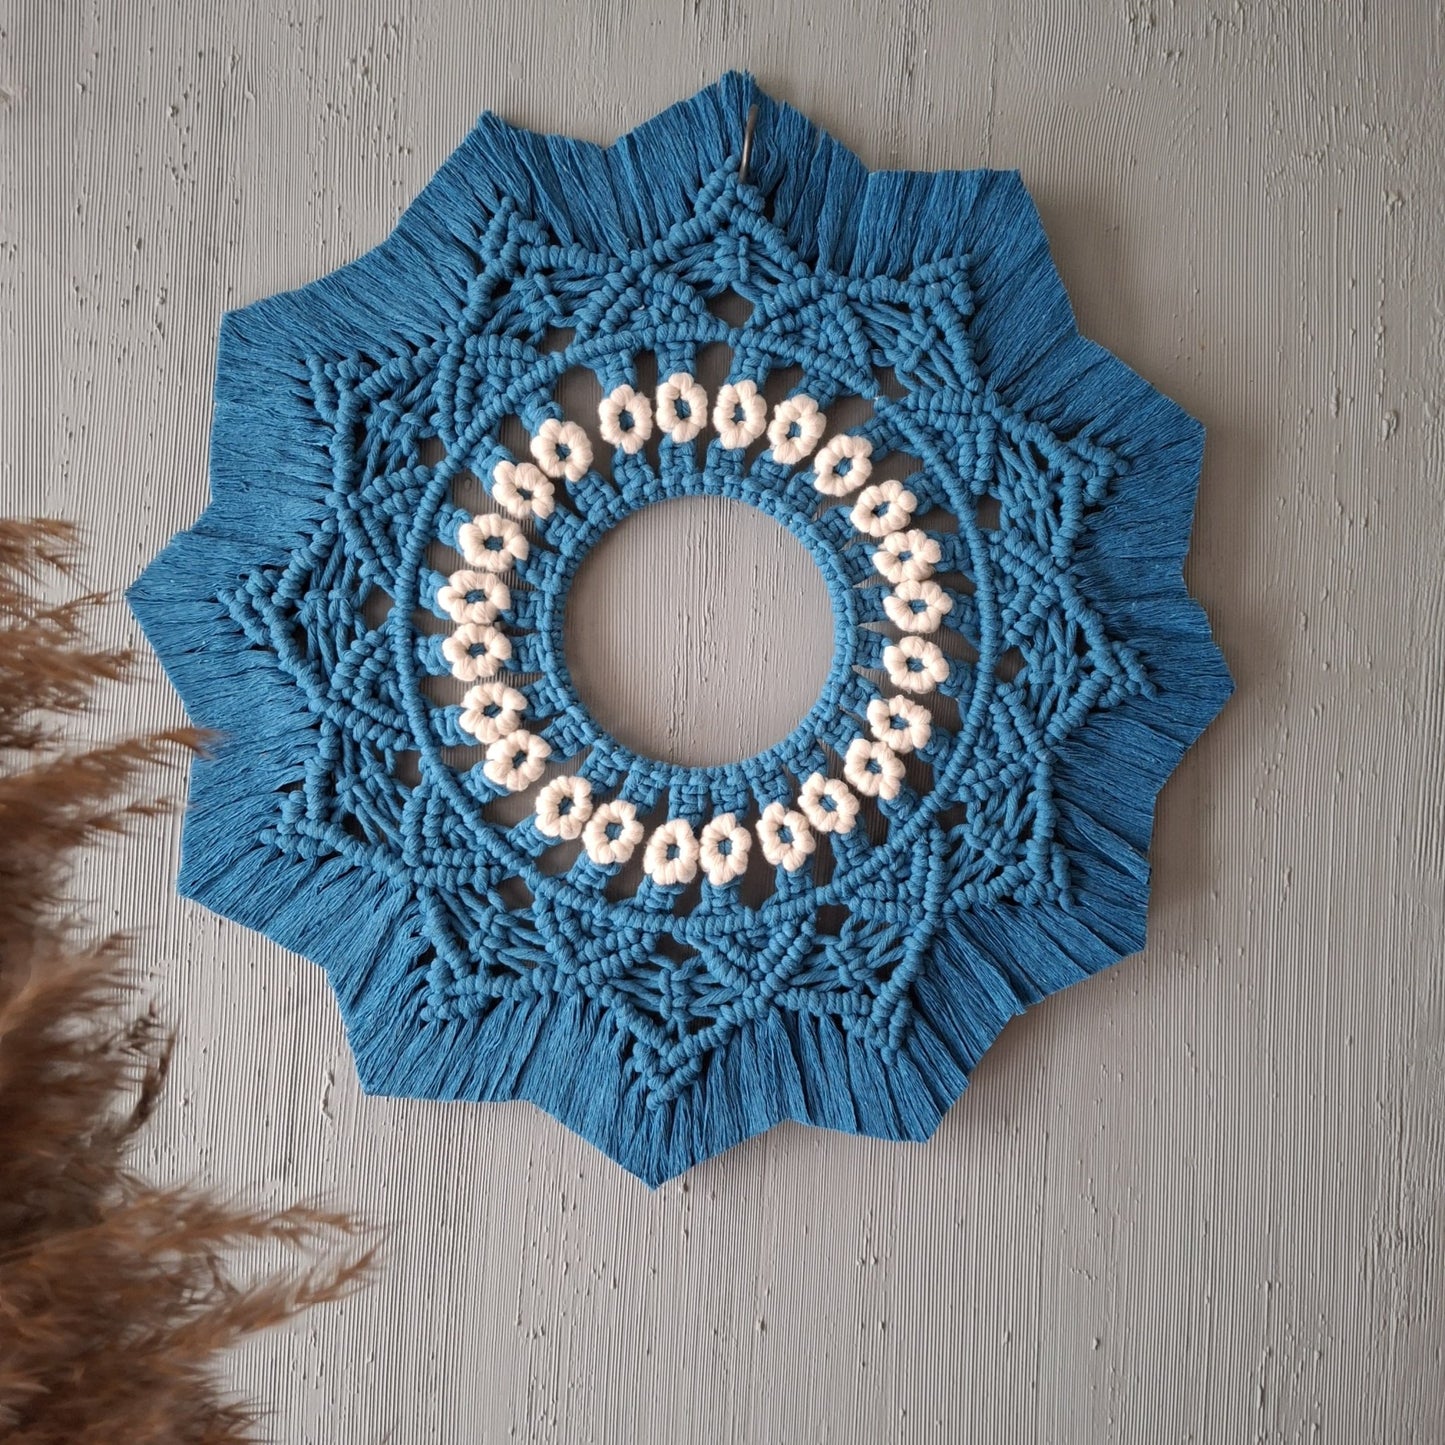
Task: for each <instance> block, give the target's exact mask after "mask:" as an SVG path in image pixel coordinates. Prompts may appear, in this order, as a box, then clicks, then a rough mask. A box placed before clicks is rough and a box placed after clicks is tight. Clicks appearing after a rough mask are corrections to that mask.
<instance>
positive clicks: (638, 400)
mask: <svg viewBox="0 0 1445 1445" xmlns="http://www.w3.org/2000/svg"><path fill="white" fill-rule="evenodd" d="M597 430H598V431H599V432H600V433H601V435H602V440H603V441H605V442H606V443H607V445H608V446H610V447H621V448H622V450H623V451H624V452H626V453H627V455H628V456H630V457H631V456H636V455H637V453H638V452H640V451H641V450H642V447H643V444H644V443H645V442H646V441H647V439H648V437H650V436H651V435H652V403H651V402H650V401H649V400H648V399H647V398H646V397H645V396H643V395H642V393H641V392H640V391H638V390H637V389H636V388H635V387H631V386H626V385H624V386H615V387H613V388H612V390H611V391H609V392H608V393H607V395H606V396H604V397H603V398H602V400H601V402H600V403H599V404H598V407H597Z"/></svg>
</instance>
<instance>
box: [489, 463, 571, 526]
mask: <svg viewBox="0 0 1445 1445" xmlns="http://www.w3.org/2000/svg"><path fill="white" fill-rule="evenodd" d="M492 496H493V497H494V498H495V499H496V503H497V505H498V506H499V507H503V508H505V509H506V510H507V511H508V512H510V513H511V514H512V515H513V516H514V517H516V518H517V519H518V520H520V521H524V522H525V521H526V520H527V518H528V517H535V518H536V519H537V520H538V521H539V522H545V521H546V520H547V518H548V517H550V516H551V515H552V513H553V511H554V510H555V509H556V506H557V496H556V489H555V488H554V487H553V486H552V483H551V482H549V481H548V480H547V478H546V476H544V475H543V472H542V469H541V467H535V466H533V465H532V463H531V462H508V461H502V462H498V463H497V465H496V466H494V467H493V468H492Z"/></svg>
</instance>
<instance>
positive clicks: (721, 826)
mask: <svg viewBox="0 0 1445 1445" xmlns="http://www.w3.org/2000/svg"><path fill="white" fill-rule="evenodd" d="M752 846H753V835H752V834H751V833H749V832H748V830H747V829H746V828H744V827H743V825H742V824H741V823H739V822H738V820H737V815H736V814H734V813H722V814H720V815H719V816H718V817H716V818H714V819H713V820H712V821H711V822H710V823H708V824H707V825H706V826H705V827H704V828H703V830H702V838H701V840H700V842H699V850H698V856H699V858H700V859H701V861H702V867H703V872H704V873H706V874H707V881H708V882H709V883H711V884H712V886H713V887H714V888H722V887H724V886H725V885H727V884H729V883H731V882H732V881H733V879H735V878H741V877H742V876H743V874H744V873H746V872H747V871H748V853H749V852H750V851H751V850H752Z"/></svg>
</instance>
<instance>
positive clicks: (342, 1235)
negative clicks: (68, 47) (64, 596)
mask: <svg viewBox="0 0 1445 1445" xmlns="http://www.w3.org/2000/svg"><path fill="white" fill-rule="evenodd" d="M71 544H72V536H71V532H70V530H69V529H68V528H67V527H65V526H62V525H59V524H56V523H17V522H5V521H0V764H3V768H0V1439H4V1440H5V1441H7V1442H9V1445H62V1442H63V1445H101V1442H103V1445H150V1442H156V1445H161V1442H166V1445H170V1442H205V1445H223V1442H231V1441H244V1440H251V1439H254V1438H256V1437H255V1435H254V1431H255V1428H256V1425H257V1422H258V1421H259V1419H260V1418H261V1414H262V1411H261V1410H260V1408H259V1407H257V1406H255V1405H252V1404H249V1403H245V1402H240V1401H237V1400H234V1399H232V1398H230V1397H229V1395H228V1394H227V1392H226V1391H225V1388H224V1386H223V1385H222V1383H221V1382H220V1379H219V1377H218V1372H217V1366H218V1356H219V1353H220V1352H221V1351H223V1350H225V1349H227V1348H228V1347H230V1346H232V1345H234V1344H235V1343H236V1342H237V1341H238V1340H239V1339H240V1338H241V1337H242V1336H244V1335H246V1334H248V1333H249V1332H251V1331H253V1330H258V1329H262V1328H264V1327H265V1326H267V1325H273V1324H277V1323H279V1322H280V1321H282V1320H285V1319H288V1318H290V1317H291V1316H292V1315H294V1314H296V1313H297V1312H298V1311H300V1310H304V1309H306V1308H308V1307H309V1306H311V1305H313V1304H316V1303H318V1302H320V1301H323V1300H334V1299H337V1298H339V1297H341V1296H342V1295H344V1294H346V1293H348V1292H349V1291H351V1290H352V1289H354V1288H355V1287H356V1286H357V1285H358V1284H359V1283H360V1282H361V1281H362V1280H363V1279H364V1277H365V1275H366V1273H367V1271H368V1269H369V1267H370V1265H371V1261H372V1255H371V1253H370V1251H369V1250H367V1249H366V1248H364V1242H363V1241H362V1239H361V1232H360V1230H359V1229H358V1227H357V1225H356V1224H355V1222H354V1221H352V1220H350V1219H348V1218H346V1217H343V1216H338V1215H335V1214H329V1213H325V1212H321V1211H318V1210H314V1209H309V1208H304V1207H296V1208H292V1209H288V1210H285V1211H282V1212H280V1213H252V1212H247V1211H245V1210H241V1209H237V1208H235V1207H233V1206H231V1205H229V1204H226V1203H223V1202H221V1201H219V1200H217V1199H215V1198H213V1197H211V1196H209V1195H206V1194H203V1193H201V1192H199V1191H196V1190H193V1189H174V1188H158V1187H156V1186H154V1185H152V1184H149V1183H147V1182H146V1181H145V1180H144V1179H143V1178H141V1177H140V1176H139V1175H138V1174H137V1173H136V1172H135V1171H134V1170H133V1169H132V1168H131V1167H130V1165H129V1163H128V1159H129V1157H130V1154H131V1151H132V1148H133V1146H134V1145H135V1143H136V1141H137V1136H138V1135H140V1133H141V1132H142V1131H143V1130H144V1129H145V1127H146V1124H147V1121H148V1120H149V1119H150V1117H151V1114H152V1112H153V1110H154V1109H155V1107H156V1104H157V1102H158V1100H159V1098H160V1096H161V1094H162V1091H163V1089H164V1087H165V1080H166V1069H167V1065H168V1062H169V1059H170V1040H169V1038H168V1036H167V1034H166V1032H165V1031H164V1029H163V1028H162V1027H161V1026H160V1024H159V1022H158V1021H157V1020H156V1018H155V1017H154V1015H153V1014H150V1013H141V1015H140V1016H139V1017H134V1014H135V1013H136V1011H137V1000H136V994H135V986H134V983H133V981H132V978H131V975H130V973H129V970H128V967H127V951H126V947H125V942H124V940H123V939H121V938H109V939H106V940H103V941H102V942H100V943H96V944H84V945H83V944H82V943H81V941H80V931H79V928H78V926H77V924H76V922H75V920H74V919H73V917H72V916H71V909H70V907H69V905H68V904H67V898H66V888H67V883H68V879H69V863H70V860H71V857H72V855H73V854H74V852H75V850H76V849H78V848H83V847H84V846H85V845H87V844H89V843H92V842H94V841H96V840H97V839H99V838H101V837H103V836H104V835H107V834H113V833H117V832H121V831H123V830H125V829H126V828H127V827H128V826H129V825H130V824H132V823H133V822H134V821H136V820H137V819H138V818H141V817H143V816H145V815H146V814H149V813H153V812H154V811H156V807H157V805H156V804H154V803H148V802H137V801H134V800H133V799H131V798H130V797H129V790H130V788H131V786H132V784H133V783H134V782H135V780H136V779H137V776H138V774H139V773H140V772H141V770H142V769H144V768H147V767H148V766H149V765H150V764H152V763H153V762H154V761H155V760H156V759H157V758H159V757H161V756H162V755H164V754H166V753H173V752H174V750H175V748H176V746H177V744H190V743H193V742H194V741H195V739H194V737H193V736H190V735H187V734H163V735H160V736H157V737H149V738H140V739H129V740H125V741H121V742H115V743H108V744H105V745H103V746H99V747H94V748H91V749H89V750H87V751H82V752H73V751H66V750H65V749H64V748H63V747H62V746H61V744H60V741H59V727H58V722H57V718H58V716H59V715H64V714H74V713H78V712H80V711H82V710H83V709H84V708H85V707H86V706H87V704H88V703H89V701H90V699H91V698H92V695H93V693H94V690H95V689H96V687H97V686H98V685H100V684H102V683H104V682H108V681H112V680H115V679H117V678H119V677H121V676H122V675H123V674H124V672H125V669H126V664H127V659H126V658H125V657H123V656H117V655H116V654H115V653H113V652H105V651H96V650H90V649H88V648H87V646H86V643H85V631H84V626H85V621H86V618H87V616H88V614H89V611H90V609H91V608H92V606H93V605H94V602H95V599H94V598H80V599H78V600H75V601H71V602H67V603H62V604H60V605H58V606H52V605H47V604H46V603H45V602H44V601H43V599H42V590H43V587H44V584H45V582H46V579H47V574H55V573H63V572H65V571H66V570H67V568H68V566H69V563H70V559H71ZM278 1245H279V1246H283V1247H286V1248H287V1249H289V1250H291V1251H294V1253H295V1254H296V1255H297V1256H298V1257H299V1258H298V1262H297V1264H296V1266H295V1268H294V1270H293V1271H291V1272H286V1273H279V1274H272V1275H267V1276H264V1277H262V1278H260V1279H241V1280H238V1279H237V1278H236V1277H235V1276H234V1274H233V1271H232V1268H231V1267H230V1262H232V1261H234V1260H235V1259H236V1258H237V1255H238V1253H239V1252H241V1251H245V1250H249V1249H253V1248H255V1247H258V1246H259V1247H262V1248H263V1249H265V1248H267V1247H274V1246H278ZM330 1251H336V1252H335V1253H334V1254H332V1255H331V1256H330V1258H331V1262H329V1263H328V1262H324V1261H323V1259H322V1256H323V1255H325V1254H327V1253H328V1252H330Z"/></svg>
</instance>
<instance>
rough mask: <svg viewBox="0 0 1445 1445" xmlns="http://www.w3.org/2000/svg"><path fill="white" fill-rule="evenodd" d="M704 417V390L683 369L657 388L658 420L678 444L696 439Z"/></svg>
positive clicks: (705, 398)
mask: <svg viewBox="0 0 1445 1445" xmlns="http://www.w3.org/2000/svg"><path fill="white" fill-rule="evenodd" d="M706 421H707V393H706V392H705V391H704V390H703V389H702V387H700V386H699V385H698V384H697V382H696V381H695V380H693V378H692V377H691V376H689V375H688V374H687V372H685V371H674V372H673V373H672V375H671V376H669V377H668V378H667V380H666V381H664V382H661V383H659V384H658V388H657V424H658V426H659V427H661V428H662V430H663V431H664V432H666V433H667V435H668V437H669V439H670V440H672V441H674V442H676V443H677V444H678V445H679V446H681V445H682V444H683V443H684V442H690V441H695V440H696V439H697V437H698V434H699V433H700V432H701V431H702V428H703V424H704V423H705V422H706Z"/></svg>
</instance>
